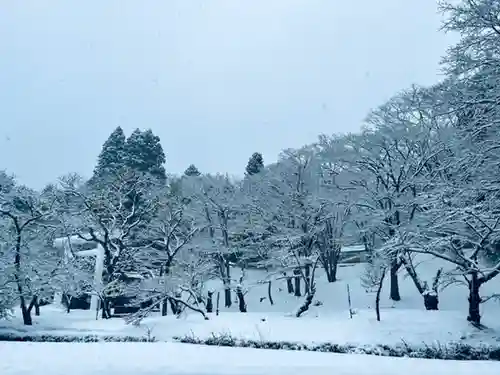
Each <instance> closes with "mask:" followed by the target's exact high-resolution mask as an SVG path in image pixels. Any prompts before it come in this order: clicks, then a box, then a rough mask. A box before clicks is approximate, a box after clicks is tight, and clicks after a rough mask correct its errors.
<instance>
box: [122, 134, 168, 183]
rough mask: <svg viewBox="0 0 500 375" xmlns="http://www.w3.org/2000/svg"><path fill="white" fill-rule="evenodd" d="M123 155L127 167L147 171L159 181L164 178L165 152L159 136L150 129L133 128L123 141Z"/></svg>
mask: <svg viewBox="0 0 500 375" xmlns="http://www.w3.org/2000/svg"><path fill="white" fill-rule="evenodd" d="M125 156H126V164H127V166H128V167H129V168H131V169H133V170H135V171H138V172H143V173H149V174H151V176H154V177H157V178H158V179H159V180H160V181H165V180H166V172H165V167H164V164H165V161H166V159H165V153H164V152H163V148H162V146H161V143H160V137H158V136H156V135H154V134H153V132H152V130H151V129H148V130H146V131H140V130H139V129H136V130H134V132H133V133H132V134H131V135H130V137H128V139H127V141H126V143H125Z"/></svg>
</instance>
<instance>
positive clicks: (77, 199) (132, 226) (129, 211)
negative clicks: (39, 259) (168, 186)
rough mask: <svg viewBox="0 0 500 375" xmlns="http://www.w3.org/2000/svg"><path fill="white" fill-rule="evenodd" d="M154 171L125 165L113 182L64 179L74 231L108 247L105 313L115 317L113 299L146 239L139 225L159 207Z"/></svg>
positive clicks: (103, 290)
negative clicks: (151, 173)
mask: <svg viewBox="0 0 500 375" xmlns="http://www.w3.org/2000/svg"><path fill="white" fill-rule="evenodd" d="M153 187H154V181H152V180H151V178H150V177H149V176H148V175H144V174H141V173H138V172H136V171H133V170H130V169H122V170H120V171H119V172H118V173H117V174H116V175H115V176H113V178H110V179H109V180H108V183H107V184H102V185H99V186H98V187H92V186H90V187H89V186H85V185H83V184H82V185H79V184H78V179H75V178H73V179H67V180H65V181H63V192H62V193H63V196H64V198H65V199H66V207H65V222H66V227H67V228H68V229H67V230H68V231H70V234H76V235H77V236H78V237H79V238H80V239H82V240H84V241H88V242H94V243H97V244H99V245H100V246H101V247H102V249H103V252H104V254H103V255H104V260H103V276H102V288H100V289H99V290H96V293H98V294H99V295H100V298H101V301H102V313H103V317H104V318H109V317H111V310H110V305H109V303H110V299H111V298H113V297H116V296H117V295H119V294H120V293H122V289H123V285H122V284H123V280H122V279H123V277H122V276H123V273H124V272H135V271H137V267H138V266H139V264H137V262H135V256H136V255H137V253H138V252H139V251H140V250H141V249H142V248H143V246H144V244H145V239H144V238H143V237H142V236H141V233H142V232H141V231H137V228H140V227H141V226H143V224H144V223H147V222H149V221H150V220H151V217H152V216H153V215H154V214H155V213H156V212H157V209H158V197H157V195H156V193H155V192H156V190H155V189H154V188H153Z"/></svg>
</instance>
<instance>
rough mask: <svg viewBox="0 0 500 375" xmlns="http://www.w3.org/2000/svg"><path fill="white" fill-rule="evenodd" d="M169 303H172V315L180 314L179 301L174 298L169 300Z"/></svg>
mask: <svg viewBox="0 0 500 375" xmlns="http://www.w3.org/2000/svg"><path fill="white" fill-rule="evenodd" d="M168 301H169V302H170V309H171V310H172V314H174V315H177V314H178V313H179V306H178V304H177V301H175V300H174V299H172V298H168Z"/></svg>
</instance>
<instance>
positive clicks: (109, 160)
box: [92, 126, 125, 180]
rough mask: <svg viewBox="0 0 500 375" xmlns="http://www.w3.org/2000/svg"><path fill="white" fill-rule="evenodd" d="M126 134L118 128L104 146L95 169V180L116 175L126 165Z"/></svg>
mask: <svg viewBox="0 0 500 375" xmlns="http://www.w3.org/2000/svg"><path fill="white" fill-rule="evenodd" d="M124 156H125V134H124V133H123V129H122V128H121V127H119V126H118V127H117V128H116V129H115V130H114V131H113V132H112V133H111V135H110V136H109V137H108V139H107V140H106V142H104V144H103V146H102V150H101V153H100V154H99V156H98V159H97V165H96V167H95V169H94V175H93V178H92V179H93V180H95V179H102V178H103V177H105V176H107V175H109V174H112V173H116V171H118V170H119V169H120V168H122V167H123V166H124V163H125V158H124Z"/></svg>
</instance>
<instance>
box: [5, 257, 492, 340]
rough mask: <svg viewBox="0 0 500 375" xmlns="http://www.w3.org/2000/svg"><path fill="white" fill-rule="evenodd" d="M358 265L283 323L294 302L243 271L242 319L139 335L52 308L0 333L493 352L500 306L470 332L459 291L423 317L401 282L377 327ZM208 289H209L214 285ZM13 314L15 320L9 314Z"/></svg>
mask: <svg viewBox="0 0 500 375" xmlns="http://www.w3.org/2000/svg"><path fill="white" fill-rule="evenodd" d="M433 266H438V264H436V261H434V262H432V264H427V265H426V264H423V265H421V267H420V269H419V270H420V274H421V276H422V278H428V279H429V280H430V279H431V277H432V276H433V275H434V273H435V267H433ZM362 270H363V265H355V266H350V267H341V268H340V269H339V279H340V280H339V281H338V282H336V283H328V282H326V278H325V277H324V275H322V274H321V273H319V274H318V280H317V284H318V291H317V295H316V299H315V300H318V301H321V302H322V305H321V306H312V307H311V309H310V311H308V312H307V313H306V314H305V315H304V316H303V317H301V318H298V319H297V318H295V317H293V316H291V315H290V312H291V311H293V310H294V309H295V308H296V306H297V305H298V304H299V303H300V302H301V301H302V298H297V297H294V296H292V295H289V294H288V293H287V292H286V285H285V282H284V281H283V280H281V281H278V282H275V283H274V284H273V288H272V289H273V292H272V293H273V299H274V302H275V303H274V305H273V306H271V305H270V303H269V301H268V300H267V299H264V300H263V301H261V297H266V296H267V286H266V285H262V284H259V283H258V281H259V280H262V279H263V278H265V273H264V272H262V271H248V272H247V278H246V282H245V286H246V287H247V288H248V294H247V296H246V297H247V304H248V311H249V312H248V313H246V314H242V313H239V312H238V311H237V304H233V306H232V307H231V308H230V309H225V308H222V309H221V314H220V315H219V316H216V315H215V314H209V315H210V320H208V321H205V320H204V319H203V318H202V317H201V316H200V315H198V314H196V313H188V314H183V315H182V316H181V317H180V318H175V317H173V316H172V315H169V316H167V317H161V316H159V315H158V314H157V315H153V316H150V317H148V318H147V319H145V320H144V321H143V322H142V323H141V325H140V326H139V327H135V326H132V325H126V324H125V322H124V320H122V319H119V318H115V319H110V320H101V319H99V320H96V319H95V312H94V313H93V312H89V311H78V310H74V311H72V312H71V313H70V314H67V313H66V312H64V310H63V309H62V308H61V307H58V306H45V307H42V312H41V316H39V317H34V325H33V326H32V327H26V326H23V325H22V320H21V318H20V317H19V316H16V317H14V318H13V319H12V320H10V321H0V332H3V333H6V332H15V333H18V334H26V333H36V334H51V335H89V334H93V335H113V336H123V335H127V336H136V337H147V336H148V335H151V336H154V337H155V338H156V339H157V340H159V341H171V340H172V338H173V337H184V336H189V337H194V338H199V339H205V338H208V337H211V336H213V335H227V334H229V335H231V336H232V337H234V338H236V339H252V340H258V341H288V342H299V343H304V344H314V343H316V344H320V343H335V344H356V345H374V344H388V345H397V344H401V343H402V342H403V341H404V342H406V343H408V344H414V345H420V344H423V343H425V344H427V345H432V344H436V343H438V344H445V343H448V342H463V343H469V344H480V343H485V344H497V345H498V344H500V322H498V319H497V317H498V315H499V314H500V304H499V303H498V302H496V301H494V300H491V301H489V302H488V303H486V304H484V305H482V306H481V307H482V314H483V322H484V324H485V325H486V326H487V327H488V328H487V329H485V330H478V329H476V328H474V327H472V326H471V325H469V324H468V323H467V321H466V319H465V318H466V315H467V288H466V287H465V286H460V285H453V286H450V287H448V288H447V289H445V290H444V291H443V292H442V293H441V294H440V311H425V310H424V307H423V302H422V298H421V297H420V296H419V295H418V293H417V291H416V289H415V286H414V285H413V283H412V281H411V280H410V279H409V278H406V277H403V276H401V277H400V283H401V296H402V300H401V301H400V302H397V303H394V302H392V301H390V300H389V298H388V283H386V288H385V289H384V290H383V296H382V297H383V298H382V304H381V305H382V311H381V316H382V321H381V322H377V321H376V319H375V312H374V310H373V308H372V307H373V301H374V296H373V294H372V293H367V292H366V291H365V290H364V288H362V286H361V283H360V280H359V276H360V274H361V273H362ZM496 282H497V280H493V281H492V282H491V283H490V284H486V286H485V288H484V290H482V292H483V294H484V293H489V292H494V291H496V290H498V289H500V288H498V286H499V284H498V283H496ZM347 284H349V286H350V291H351V300H352V307H353V309H354V311H355V314H354V316H353V318H352V319H350V316H349V312H348V302H347V292H346V290H347ZM210 287H214V288H217V287H218V286H217V285H216V284H213V285H210ZM17 313H19V312H17Z"/></svg>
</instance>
